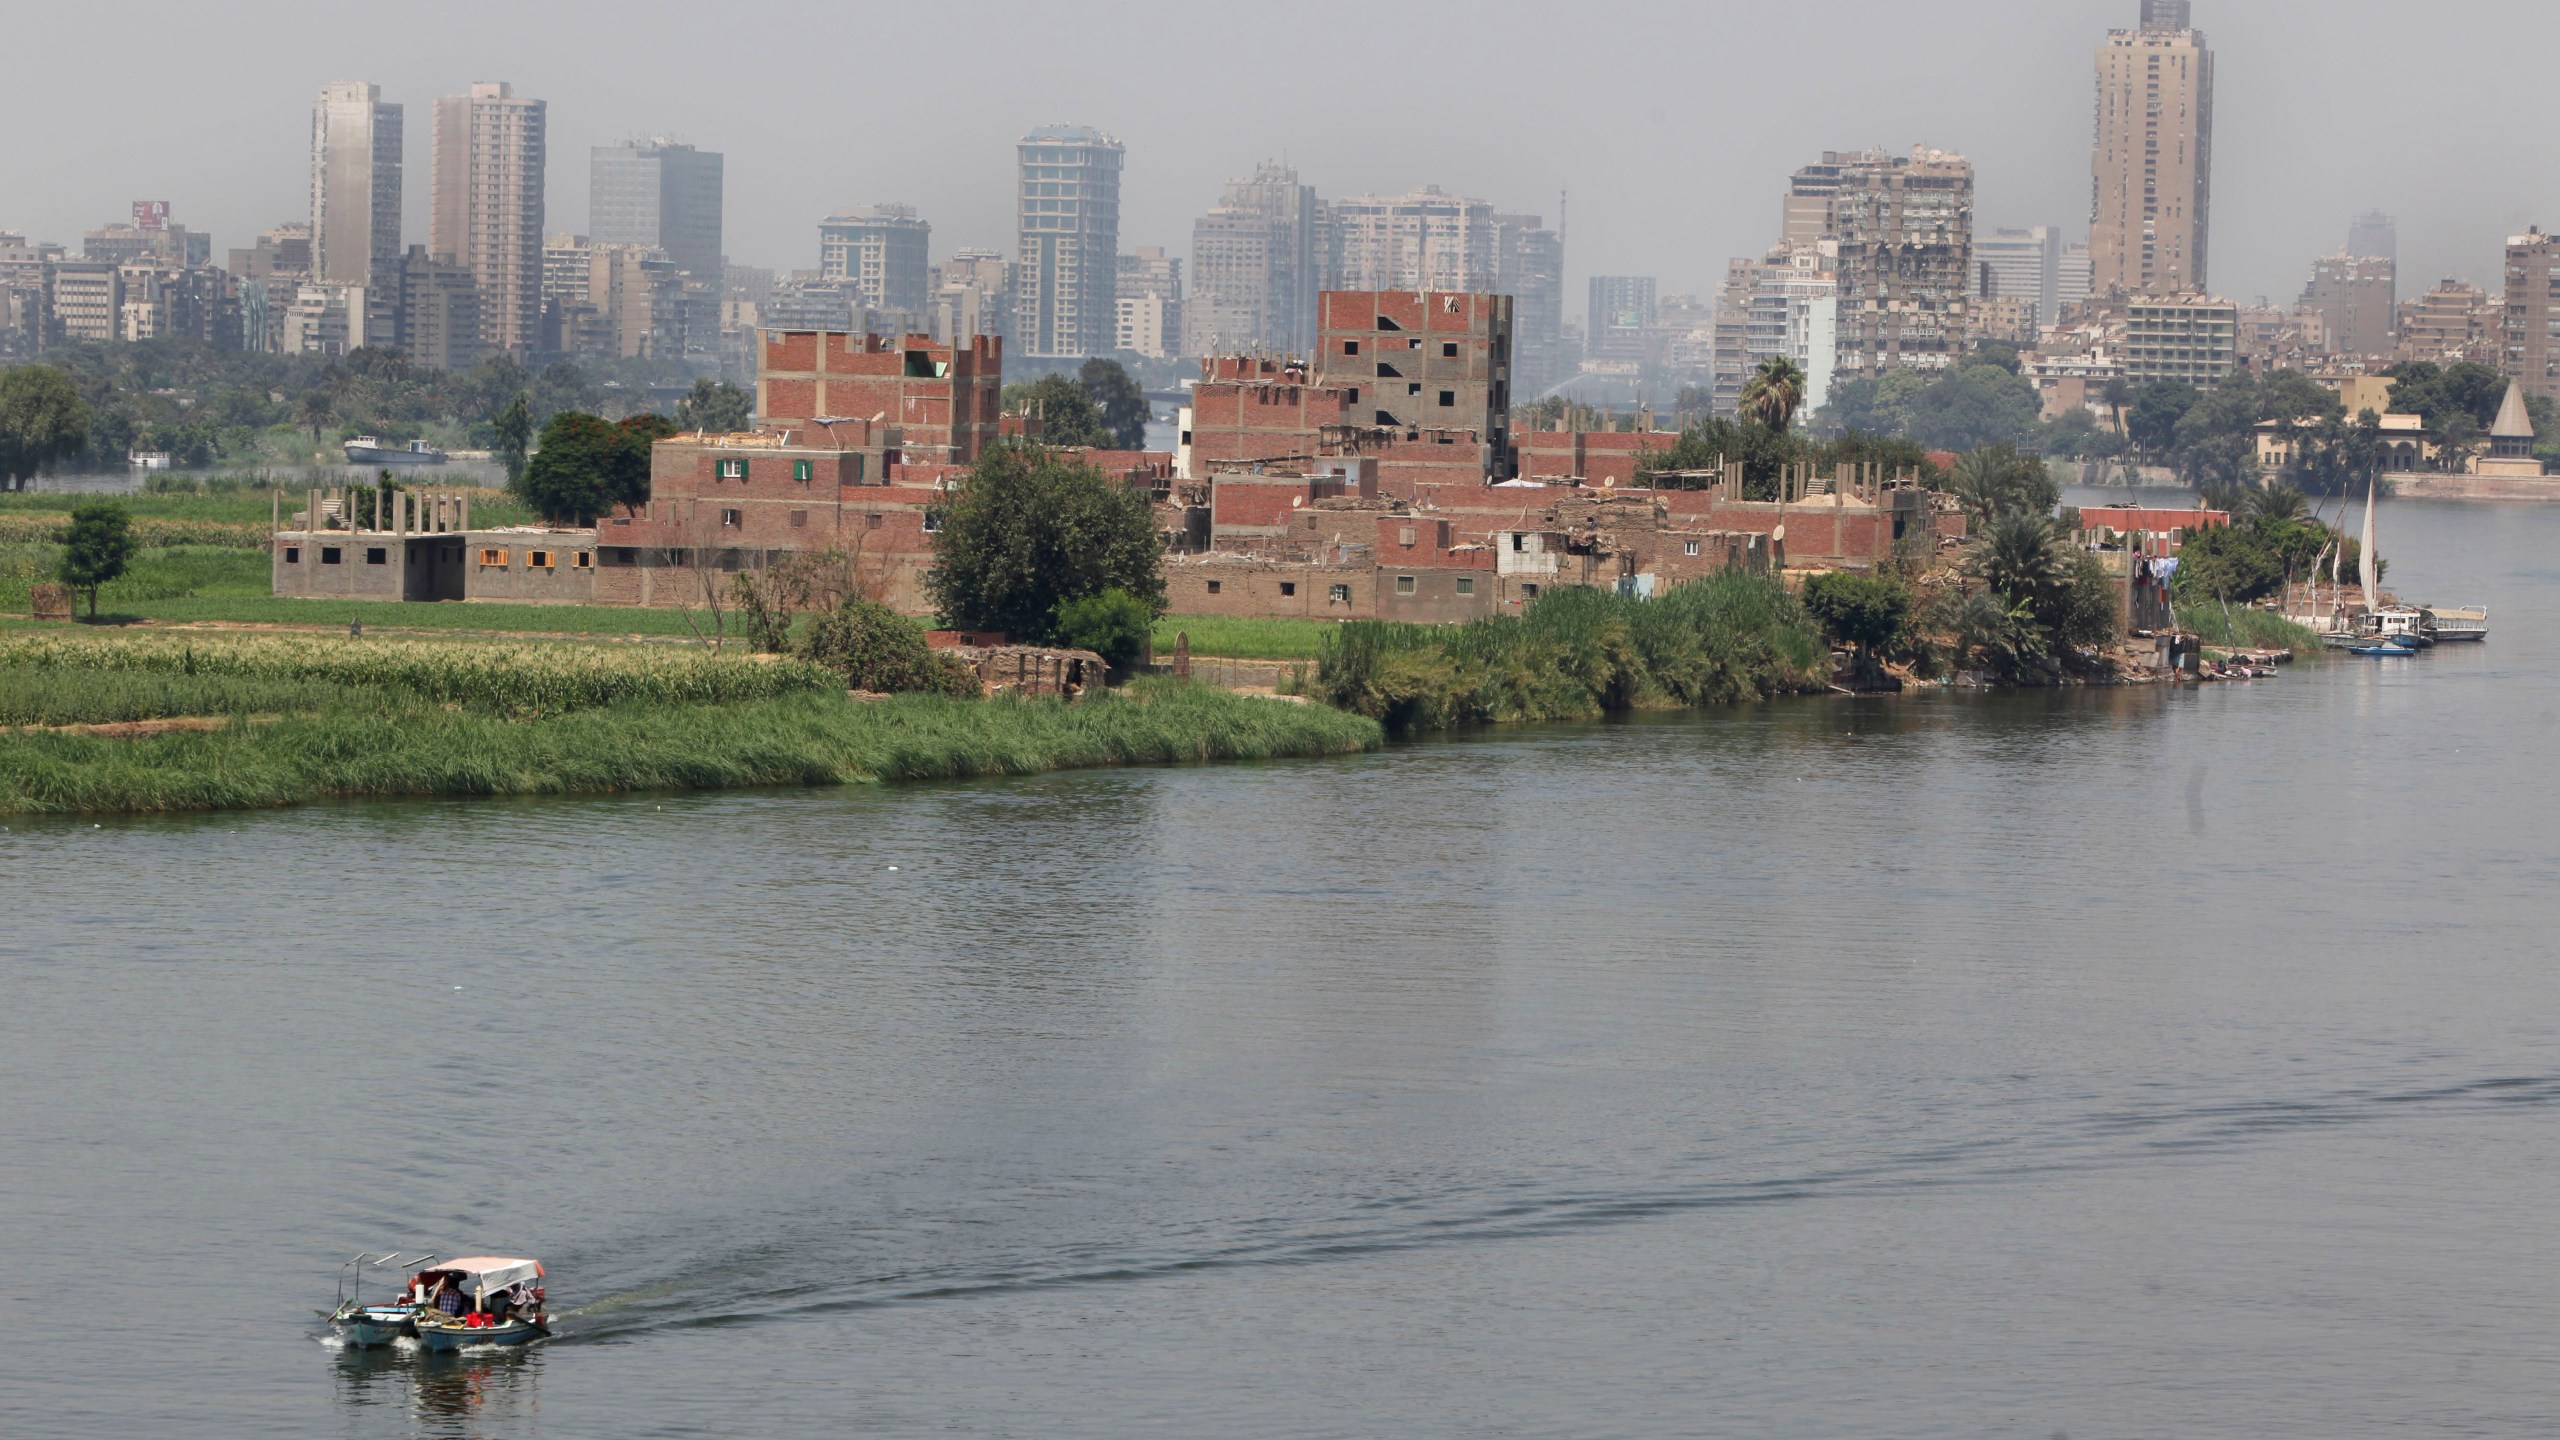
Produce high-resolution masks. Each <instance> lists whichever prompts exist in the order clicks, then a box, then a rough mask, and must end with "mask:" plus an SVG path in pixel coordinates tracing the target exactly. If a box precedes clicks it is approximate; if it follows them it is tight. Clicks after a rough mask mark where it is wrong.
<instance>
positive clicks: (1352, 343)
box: [1342, 340, 1360, 355]
mask: <svg viewBox="0 0 2560 1440" xmlns="http://www.w3.org/2000/svg"><path fill="white" fill-rule="evenodd" d="M1342 353H1343V354H1345V355H1357V354H1359V353H1360V342H1359V341H1357V340H1345V341H1343V342H1342Z"/></svg>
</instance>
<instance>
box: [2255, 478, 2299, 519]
mask: <svg viewBox="0 0 2560 1440" xmlns="http://www.w3.org/2000/svg"><path fill="white" fill-rule="evenodd" d="M2248 508H2249V518H2250V519H2252V520H2300V519H2303V518H2305V517H2307V516H2308V515H2310V513H2311V501H2310V499H2309V498H2308V497H2306V496H2305V495H2304V494H2303V493H2302V491H2301V489H2300V488H2299V487H2297V486H2293V485H2287V484H2284V483H2282V482H2276V483H2273V484H2269V485H2265V486H2261V487H2260V488H2258V489H2256V490H2252V491H2250V492H2249V496H2248Z"/></svg>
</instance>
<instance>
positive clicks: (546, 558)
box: [524, 550, 551, 570]
mask: <svg viewBox="0 0 2560 1440" xmlns="http://www.w3.org/2000/svg"><path fill="white" fill-rule="evenodd" d="M524 568H526V569H527V570H548V569H550V568H551V552H550V551H548V550H527V551H526V552H524Z"/></svg>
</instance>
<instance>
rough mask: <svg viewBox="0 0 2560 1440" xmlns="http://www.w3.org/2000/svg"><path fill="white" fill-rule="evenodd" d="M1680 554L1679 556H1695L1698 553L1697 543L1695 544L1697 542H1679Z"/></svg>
mask: <svg viewBox="0 0 2560 1440" xmlns="http://www.w3.org/2000/svg"><path fill="white" fill-rule="evenodd" d="M1680 553H1681V554H1683V555H1695V554H1697V553H1698V542H1697V541H1695V540H1683V541H1681V542H1680Z"/></svg>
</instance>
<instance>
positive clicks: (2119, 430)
mask: <svg viewBox="0 0 2560 1440" xmlns="http://www.w3.org/2000/svg"><path fill="white" fill-rule="evenodd" d="M2133 396H2134V389H2133V382H2132V381H2130V380H2127V379H2126V378H2124V377H2123V376H2121V375H2118V376H2116V377H2115V378H2113V379H2111V380H2109V381H2108V382H2107V383H2106V385H2105V386H2104V387H2103V388H2102V389H2100V390H2099V391H2098V398H2099V399H2101V400H2104V401H2105V402H2106V404H2107V413H2108V415H2110V416H2112V417H2113V418H2114V420H2115V422H2116V438H2117V439H2119V440H2127V441H2130V440H2131V439H2132V438H2133V437H2132V436H2130V435H2129V434H2127V433H2126V432H2125V428H2124V412H2125V407H2126V406H2128V405H2131V404H2132V403H2133Z"/></svg>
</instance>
